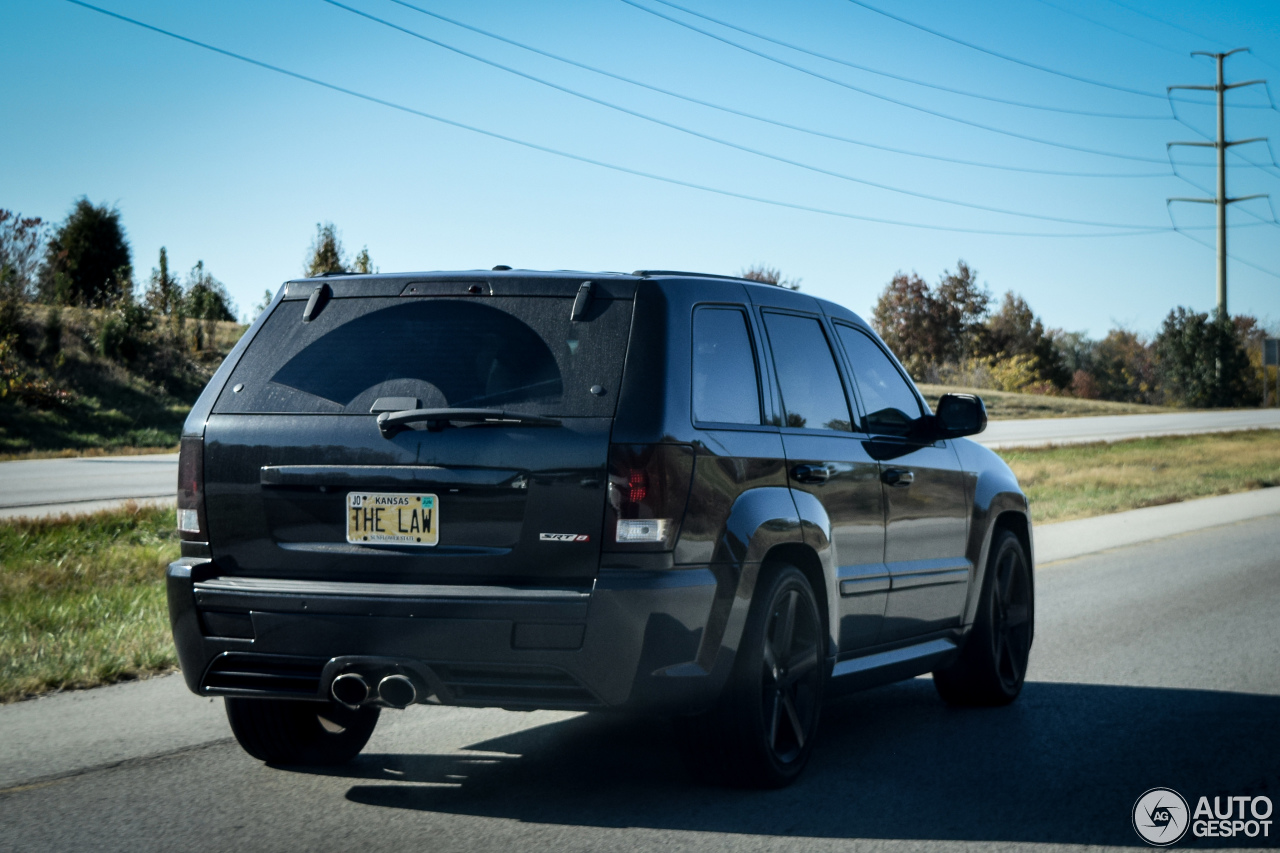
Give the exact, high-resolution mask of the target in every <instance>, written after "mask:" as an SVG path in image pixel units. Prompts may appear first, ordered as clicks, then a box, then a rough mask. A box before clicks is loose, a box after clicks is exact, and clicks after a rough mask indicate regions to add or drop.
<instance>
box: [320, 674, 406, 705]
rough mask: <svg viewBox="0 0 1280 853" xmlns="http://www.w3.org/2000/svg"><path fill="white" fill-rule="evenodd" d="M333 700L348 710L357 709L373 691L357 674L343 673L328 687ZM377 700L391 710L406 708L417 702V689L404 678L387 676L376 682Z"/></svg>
mask: <svg viewBox="0 0 1280 853" xmlns="http://www.w3.org/2000/svg"><path fill="white" fill-rule="evenodd" d="M329 692H330V693H331V694H333V698H334V700H335V701H337V702H338V703H339V704H341V705H345V706H347V707H348V708H358V707H360V706H361V705H363V704H364V703H365V702H367V701H368V700H369V697H370V696H371V695H373V691H372V690H370V689H369V682H367V681H365V678H364V676H363V675H361V674H360V673H358V672H344V673H343V674H342V675H339V676H338V677H337V678H335V679H334V680H333V684H332V685H331V686H330V687H329ZM377 694H378V698H379V699H380V700H382V701H383V702H384V703H385V704H387V705H390V706H391V707H392V708H407V707H409V706H410V705H412V704H413V703H414V702H416V701H418V688H417V687H415V686H414V685H413V682H412V681H411V680H409V678H407V677H406V676H403V675H399V674H393V675H388V676H386V677H385V678H383V679H382V680H381V681H379V682H378V690H377Z"/></svg>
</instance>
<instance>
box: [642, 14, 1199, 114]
mask: <svg viewBox="0 0 1280 853" xmlns="http://www.w3.org/2000/svg"><path fill="white" fill-rule="evenodd" d="M624 2H625V0H624ZM656 2H659V3H665V2H666V0H656ZM846 2H848V3H852V4H853V5H855V6H860V7H862V8H863V9H866V10H868V11H870V12H875V13H876V14H877V15H883V16H884V17H886V18H889V19H890V20H894V21H897V22H898V23H900V24H906V25H907V26H908V27H914V28H915V29H917V30H920V31H922V32H926V33H929V34H930V35H932V36H937V37H938V38H940V39H945V40H946V41H949V42H953V43H955V44H958V45H961V46H963V47H967V48H969V49H970V50H976V51H978V52H979V53H985V54H987V55H988V56H994V57H996V58H997V59H1003V60H1005V61H1006V62H1012V63H1014V64H1015V65H1022V66H1024V67H1026V68H1033V69H1035V70H1036V71H1043V72H1044V73H1046V74H1053V75H1054V76H1057V77H1062V78H1065V79H1067V80H1075V81H1076V82H1078V83H1088V84H1089V85H1091V86H1100V87H1102V88H1103V89H1111V90H1113V91H1116V92H1124V93H1126V94H1129V95H1139V96H1141V97H1144V98H1162V99H1163V98H1165V97H1167V95H1161V94H1159V93H1158V92H1147V91H1144V90H1142V89H1132V88H1129V87H1128V86H1120V85H1118V84H1115V83H1107V82H1105V81H1103V80H1093V79H1091V78H1089V77H1081V76H1080V75H1078V74H1072V73H1070V72H1068V71H1059V70H1057V69H1056V68H1050V67H1048V66H1046V65H1037V64H1036V63H1034V62H1028V61H1027V60H1025V59H1019V58H1018V57H1016V56H1010V55H1009V54H1007V53H1000V52H999V51H996V50H992V49H990V48H987V47H983V46H982V45H979V44H974V43H973V42H968V41H965V40H963V39H960V38H956V37H955V36H952V35H948V34H946V33H944V32H941V31H939V30H935V29H931V28H929V27H926V26H925V25H923V24H917V23H916V22H915V21H910V20H908V19H906V18H902V17H899V16H897V15H894V14H892V13H891V12H886V11H885V10H883V9H880V8H877V7H875V6H872V5H871V4H870V3H867V2H864V0H846ZM1175 100H1186V99H1183V98H1178V99H1175ZM1187 102H1188V103H1203V102H1202V101H1187Z"/></svg>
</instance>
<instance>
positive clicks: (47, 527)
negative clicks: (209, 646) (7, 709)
mask: <svg viewBox="0 0 1280 853" xmlns="http://www.w3.org/2000/svg"><path fill="white" fill-rule="evenodd" d="M177 556H178V544H177V536H176V534H175V532H174V523H173V510H172V509H168V508H139V507H137V506H130V507H127V508H124V509H119V510H110V511H106V512H99V513H95V514H93V515H84V516H77V517H72V516H65V515H64V516H62V517H61V518H56V519H37V520H30V519H15V520H4V521H0V702H12V701H14V700H16V699H21V698H24V697H26V696H32V695H35V694H38V693H44V692H48V691H50V690H58V689H63V688H76V687H93V686H95V685H99V684H109V683H111V682H115V681H121V680H127V679H130V678H137V677H139V676H142V675H147V674H151V673H156V672H164V671H166V670H169V669H172V668H173V667H174V666H175V664H176V660H177V659H176V657H175V655H174V651H173V640H172V638H171V637H170V634H169V620H168V616H167V610H166V601H165V590H164V569H165V566H166V565H167V564H168V563H169V562H170V561H171V560H174V559H176V558H177Z"/></svg>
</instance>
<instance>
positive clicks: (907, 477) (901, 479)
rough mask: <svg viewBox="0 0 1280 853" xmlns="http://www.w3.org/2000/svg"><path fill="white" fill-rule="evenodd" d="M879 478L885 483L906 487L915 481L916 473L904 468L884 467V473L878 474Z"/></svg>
mask: <svg viewBox="0 0 1280 853" xmlns="http://www.w3.org/2000/svg"><path fill="white" fill-rule="evenodd" d="M880 479H881V480H883V481H884V482H885V484H886V485H889V486H895V487H897V488H906V487H907V486H910V485H911V484H912V483H914V482H915V480H916V475H915V474H913V473H912V472H910V471H908V470H907V469H906V468H886V469H885V471H884V473H883V474H881V475H880Z"/></svg>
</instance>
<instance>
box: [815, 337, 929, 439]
mask: <svg viewBox="0 0 1280 853" xmlns="http://www.w3.org/2000/svg"><path fill="white" fill-rule="evenodd" d="M836 333H837V334H838V335H839V336H840V342H841V343H842V344H844V349H845V352H846V353H847V354H848V356H849V364H850V366H851V367H852V368H853V378H854V381H855V382H857V383H858V391H859V392H861V394H862V402H863V403H864V404H865V405H866V407H867V432H874V433H881V434H886V433H887V434H889V435H905V434H906V433H907V431H908V429H909V428H910V426H911V422H912V421H914V420H915V419H916V418H918V417H920V416H921V415H922V414H924V412H922V411H921V410H920V401H919V400H918V399H917V398H916V395H915V393H914V392H913V391H912V390H911V387H910V386H909V385H907V382H906V380H905V379H903V378H902V374H901V373H899V372H898V369H897V368H896V367H894V366H893V362H892V361H890V360H889V357H888V356H887V355H885V354H884V350H882V349H880V347H878V346H876V343H875V341H873V340H871V338H869V337H868V336H866V335H864V334H863V333H862V332H859V331H858V330H857V329H852V328H850V327H848V326H836Z"/></svg>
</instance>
